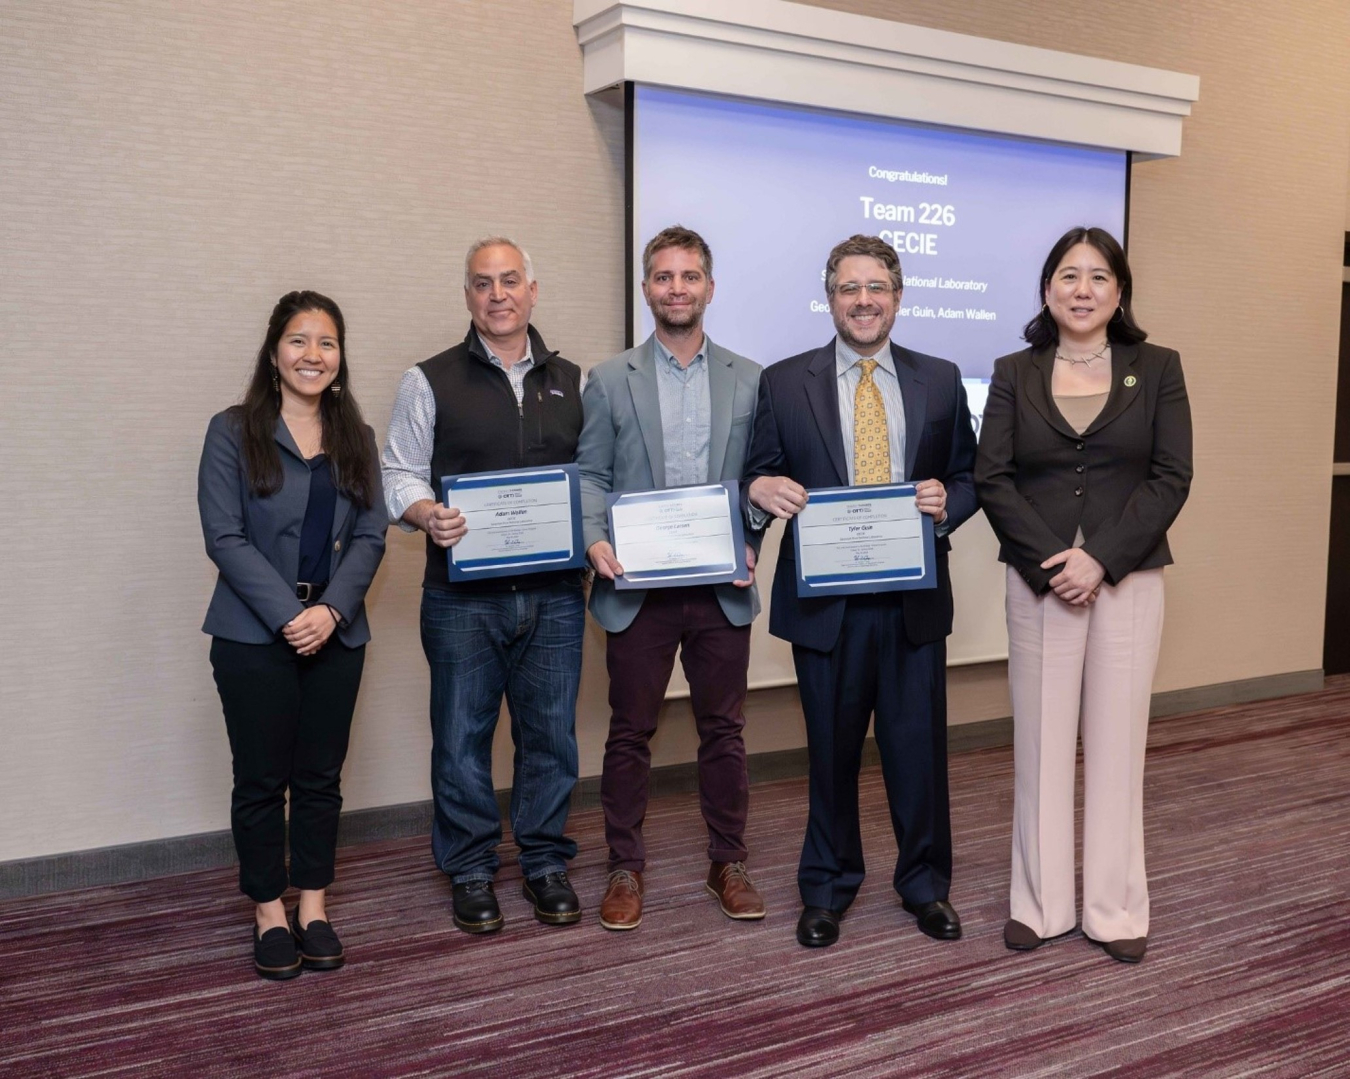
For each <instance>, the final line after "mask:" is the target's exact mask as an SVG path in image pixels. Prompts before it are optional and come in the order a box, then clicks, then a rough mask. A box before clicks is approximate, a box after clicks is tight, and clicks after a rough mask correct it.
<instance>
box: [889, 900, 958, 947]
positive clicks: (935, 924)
mask: <svg viewBox="0 0 1350 1079" xmlns="http://www.w3.org/2000/svg"><path fill="white" fill-rule="evenodd" d="M900 905H901V906H903V907H904V908H905V910H907V911H909V912H910V913H911V914H912V915H914V918H915V920H916V921H917V922H918V923H919V932H920V933H922V934H924V936H928V937H932V938H933V939H934V940H960V939H961V919H960V917H958V916H957V913H956V910H955V908H954V907H953V906H952V905H951V904H950V903H948V902H947V901H946V900H945V899H935V900H934V901H933V902H931V903H911V902H910V901H909V900H908V899H904V898H902V899H901V900H900Z"/></svg>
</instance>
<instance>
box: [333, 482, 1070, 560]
mask: <svg viewBox="0 0 1350 1079" xmlns="http://www.w3.org/2000/svg"><path fill="white" fill-rule="evenodd" d="M1078 471H1080V472H1081V471H1082V469H1081V468H1080V469H1079V470H1078ZM333 550H335V551H340V550H342V541H341V540H334V541H333Z"/></svg>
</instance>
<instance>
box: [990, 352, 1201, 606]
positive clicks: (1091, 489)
mask: <svg viewBox="0 0 1350 1079" xmlns="http://www.w3.org/2000/svg"><path fill="white" fill-rule="evenodd" d="M1054 363H1055V353H1054V349H1053V348H1049V349H1036V350H1033V349H1029V348H1028V349H1023V350H1022V351H1021V352H1014V353H1013V354H1012V355H1010V356H1003V357H1001V358H999V359H998V360H996V361H995V363H994V377H993V381H992V382H991V384H990V386H989V400H988V402H987V403H986V404H985V409H984V420H983V422H982V425H981V429H980V445H979V451H978V453H977V454H976V458H975V488H976V491H977V492H978V494H979V498H980V505H981V507H982V508H983V509H984V512H985V515H986V516H987V517H988V518H989V523H990V524H991V525H993V528H994V532H995V533H996V534H997V536H998V538H999V543H1000V544H1001V546H1000V549H999V560H1000V561H1003V562H1007V563H1009V564H1010V565H1011V566H1012V567H1013V568H1014V569H1016V570H1017V572H1018V573H1020V574H1021V575H1022V579H1023V580H1025V581H1026V582H1027V584H1029V585H1030V586H1031V587H1032V589H1033V590H1034V591H1036V592H1037V593H1041V592H1044V591H1046V589H1048V588H1049V586H1050V578H1051V577H1053V576H1054V575H1055V574H1056V573H1058V572H1059V571H1058V570H1057V569H1052V570H1043V569H1041V563H1042V562H1044V561H1045V560H1046V559H1047V558H1049V557H1050V556H1051V555H1053V554H1056V553H1058V552H1059V551H1062V550H1064V549H1065V548H1067V547H1069V546H1071V545H1072V544H1073V540H1074V536H1075V535H1076V533H1077V531H1078V529H1079V528H1081V529H1082V530H1083V550H1084V551H1086V552H1087V553H1088V554H1090V555H1092V557H1093V558H1095V559H1097V561H1098V562H1100V563H1101V564H1102V565H1103V566H1104V567H1105V568H1106V580H1107V582H1108V583H1110V584H1118V583H1119V582H1120V581H1121V580H1122V579H1123V578H1124V577H1125V576H1126V574H1129V573H1132V572H1133V571H1134V570H1137V569H1153V568H1155V567H1157V566H1166V565H1170V564H1171V562H1172V553H1171V551H1170V550H1169V549H1168V546H1167V529H1168V526H1170V525H1171V523H1172V522H1173V521H1174V520H1176V516H1177V514H1178V513H1179V512H1181V507H1182V505H1183V504H1184V503H1185V501H1186V495H1187V493H1188V492H1189V491H1190V486H1191V410H1190V403H1189V401H1188V400H1187V398H1186V382H1185V380H1184V378H1183V377H1182V374H1181V358H1180V357H1179V356H1178V355H1177V354H1176V352H1175V351H1173V350H1172V349H1168V348H1159V347H1158V346H1157V345H1151V344H1148V343H1147V342H1143V343H1140V344H1136V345H1121V344H1117V345H1113V346H1112V349H1111V391H1110V395H1109V396H1108V397H1107V399H1106V405H1105V407H1104V408H1103V409H1102V411H1101V414H1100V415H1099V416H1098V417H1097V418H1096V419H1095V420H1093V421H1092V424H1091V425H1090V426H1089V427H1088V428H1087V430H1086V431H1084V432H1083V434H1082V435H1081V436H1080V435H1078V434H1077V433H1076V432H1075V431H1074V429H1073V428H1072V427H1070V426H1069V424H1068V422H1067V421H1066V420H1065V419H1064V417H1063V416H1062V415H1060V412H1059V409H1058V408H1056V407H1055V402H1054V398H1053V396H1052V395H1051V392H1050V375H1051V372H1052V370H1053V368H1054Z"/></svg>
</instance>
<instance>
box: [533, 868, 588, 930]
mask: <svg viewBox="0 0 1350 1079" xmlns="http://www.w3.org/2000/svg"><path fill="white" fill-rule="evenodd" d="M520 890H521V893H522V894H523V895H524V896H525V898H526V899H528V900H529V901H530V902H531V903H532V904H534V916H535V917H536V918H538V919H539V920H540V921H541V922H543V923H544V924H545V925H571V924H572V923H574V922H579V921H581V900H579V899H578V898H577V893H576V892H575V891H573V889H572V885H571V884H570V883H569V882H568V880H567V874H566V873H564V872H563V871H562V870H561V869H555V870H553V871H552V872H549V873H541V874H539V876H537V877H530V878H529V879H528V880H526V881H525V883H524V884H522V885H521V886H520Z"/></svg>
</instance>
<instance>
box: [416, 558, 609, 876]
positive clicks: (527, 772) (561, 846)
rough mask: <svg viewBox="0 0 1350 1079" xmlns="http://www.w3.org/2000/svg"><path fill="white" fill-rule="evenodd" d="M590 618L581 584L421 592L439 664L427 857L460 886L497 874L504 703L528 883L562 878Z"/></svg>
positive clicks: (515, 820) (428, 639)
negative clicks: (496, 760) (496, 766)
mask: <svg viewBox="0 0 1350 1079" xmlns="http://www.w3.org/2000/svg"><path fill="white" fill-rule="evenodd" d="M585 619H586V609H585V603H584V600H583V598H582V592H581V584H580V581H577V582H575V583H574V582H572V581H567V582H565V583H560V584H554V585H548V586H546V587H543V588H533V589H522V590H520V591H515V592H510V591H504V592H487V593H477V594H470V593H463V592H440V591H437V590H435V589H431V588H426V589H423V590H422V649H423V651H425V652H426V656H427V662H428V663H429V664H430V665H431V791H432V799H433V804H434V810H435V814H434V819H433V822H432V826H431V849H432V853H433V854H434V855H435V858H436V865H437V866H439V867H440V869H441V871H442V872H444V873H446V874H448V875H449V877H450V879H451V880H452V881H453V882H454V883H455V884H460V883H462V882H464V881H468V880H491V879H492V878H493V876H494V875H495V874H496V872H497V868H498V866H500V865H501V859H500V858H499V857H498V855H497V845H498V844H499V843H500V842H501V838H502V822H501V815H500V813H499V812H498V810H497V797H496V794H495V793H494V792H493V789H492V736H493V734H494V732H495V731H496V729H497V716H498V714H499V712H500V710H501V702H502V694H503V693H505V695H506V704H507V708H508V709H509V711H510V713H511V738H512V740H513V741H514V743H515V747H516V755H515V767H514V774H513V778H512V783H511V830H512V832H513V833H514V835H515V840H516V844H517V846H519V847H520V868H521V870H522V871H523V873H524V874H525V876H526V877H527V878H529V877H535V876H538V875H539V874H540V873H547V872H552V871H555V870H559V869H564V868H566V862H567V860H568V859H570V858H574V857H575V856H576V853H577V845H576V842H575V841H574V840H571V839H568V838H567V837H566V836H565V835H564V834H563V828H564V826H565V825H566V823H567V810H568V806H569V803H570V801H571V797H572V788H573V787H574V786H575V785H576V781H577V737H576V706H577V691H578V689H579V688H580V685H581V638H582V632H583V630H584V628H585Z"/></svg>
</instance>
